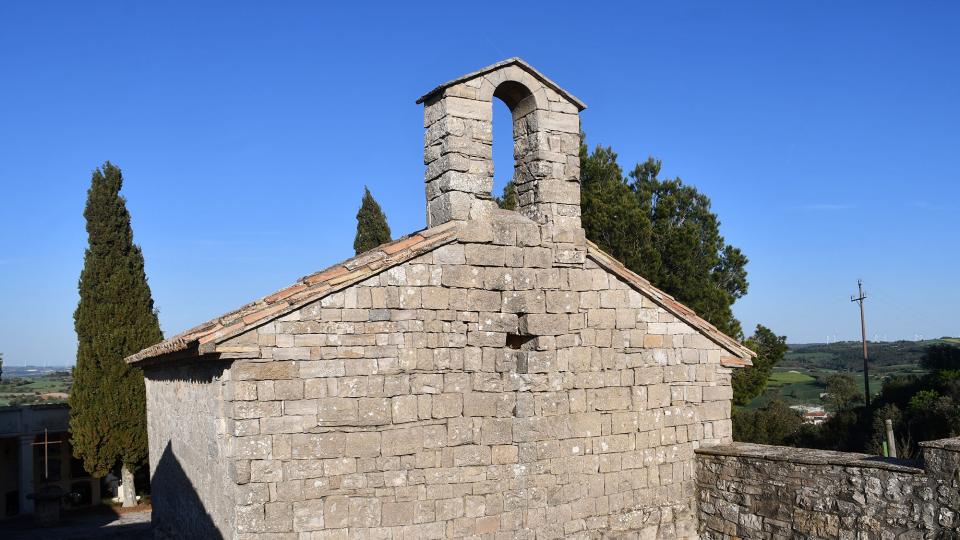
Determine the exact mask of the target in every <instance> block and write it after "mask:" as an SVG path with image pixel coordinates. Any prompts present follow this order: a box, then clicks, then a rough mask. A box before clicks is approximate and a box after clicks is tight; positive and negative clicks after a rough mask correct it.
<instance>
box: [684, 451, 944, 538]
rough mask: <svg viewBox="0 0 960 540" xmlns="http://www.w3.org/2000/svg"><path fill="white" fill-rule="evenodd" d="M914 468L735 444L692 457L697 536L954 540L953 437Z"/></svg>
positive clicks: (861, 458)
mask: <svg viewBox="0 0 960 540" xmlns="http://www.w3.org/2000/svg"><path fill="white" fill-rule="evenodd" d="M923 446H924V449H923V463H922V468H921V467H915V466H911V465H917V464H910V463H908V464H906V465H905V464H904V463H907V462H896V461H892V460H886V461H885V460H882V459H881V458H876V457H874V456H868V455H865V454H850V453H842V452H827V451H821V450H809V449H801V448H787V447H779V446H762V445H755V444H745V443H737V444H733V445H729V446H720V447H714V448H705V449H701V450H698V451H697V453H698V455H697V487H698V491H699V513H700V533H701V535H702V537H703V538H705V539H720V538H731V537H736V538H744V539H751V538H825V539H834V538H836V539H854V538H857V539H859V538H901V539H909V538H918V539H919V538H958V537H960V519H958V515H957V512H958V509H960V476H958V471H960V439H949V440H945V441H934V442H930V443H923Z"/></svg>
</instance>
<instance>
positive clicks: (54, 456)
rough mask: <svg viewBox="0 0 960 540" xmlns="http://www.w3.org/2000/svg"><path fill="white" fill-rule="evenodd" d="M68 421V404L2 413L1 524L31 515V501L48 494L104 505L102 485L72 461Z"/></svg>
mask: <svg viewBox="0 0 960 540" xmlns="http://www.w3.org/2000/svg"><path fill="white" fill-rule="evenodd" d="M69 416H70V408H69V407H68V406H67V405H66V404H57V405H23V406H15V407H0V496H2V500H0V505H2V506H0V518H10V517H14V516H20V515H25V514H31V513H33V510H34V500H33V499H32V498H31V497H30V495H31V494H36V493H39V492H41V491H43V490H45V489H49V488H59V490H60V491H62V492H63V493H70V492H74V493H77V494H78V495H79V498H77V499H76V500H75V501H72V502H71V501H65V503H67V504H70V505H72V506H89V505H91V504H99V503H100V481H99V480H98V479H96V478H92V477H91V476H90V475H89V474H88V473H87V472H86V471H85V470H84V469H83V464H82V462H80V461H79V460H75V459H73V457H72V455H71V448H70V441H69V439H70V433H69V429H70V427H69Z"/></svg>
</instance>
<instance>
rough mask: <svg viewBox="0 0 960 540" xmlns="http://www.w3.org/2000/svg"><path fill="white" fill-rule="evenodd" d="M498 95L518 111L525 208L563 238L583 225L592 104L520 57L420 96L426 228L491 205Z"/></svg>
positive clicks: (516, 136)
mask: <svg viewBox="0 0 960 540" xmlns="http://www.w3.org/2000/svg"><path fill="white" fill-rule="evenodd" d="M494 98H497V99H500V100H502V101H503V102H504V103H506V105H507V107H509V108H510V112H511V113H512V115H513V142H514V158H515V166H514V173H513V182H514V185H515V186H516V190H517V203H518V210H519V212H520V213H521V214H522V215H524V216H526V217H528V218H530V219H531V220H533V221H534V222H536V223H540V224H546V225H550V226H553V227H555V229H556V230H557V231H558V235H559V234H561V231H570V230H576V229H579V228H580V158H579V149H580V117H579V113H580V111H582V110H583V109H585V108H586V105H585V104H584V103H583V102H582V101H580V100H579V99H577V98H575V97H574V96H573V95H571V94H570V93H568V92H566V91H565V90H563V89H562V88H560V87H559V86H557V84H556V83H554V82H553V81H551V80H550V79H548V78H547V77H545V76H544V75H542V74H541V73H540V72H538V71H537V70H536V69H534V68H533V67H531V66H530V65H529V64H527V63H526V62H524V61H523V60H521V59H519V58H511V59H509V60H505V61H503V62H499V63H497V64H493V65H492V66H488V67H486V68H483V69H481V70H479V71H475V72H473V73H470V74H468V75H464V76H463V77H460V78H458V79H454V80H452V81H450V82H447V83H444V84H442V85H440V86H438V87H437V88H435V89H433V90H431V91H430V92H429V93H427V94H426V95H424V96H423V97H421V98H420V99H419V100H417V103H423V105H424V111H423V118H424V120H423V125H424V128H426V135H425V136H424V152H423V161H424V164H425V165H426V166H427V173H426V183H427V225H428V226H431V227H432V226H436V225H441V224H443V223H446V222H448V221H452V220H456V221H465V220H468V219H471V218H473V219H478V218H482V217H483V216H486V215H488V214H489V213H490V212H491V210H492V209H493V207H494V203H493V201H492V199H491V194H490V192H491V190H492V189H493V154H492V143H493V140H492V123H493V99H494ZM557 239H558V240H561V241H562V240H563V239H562V238H559V237H558V238H557Z"/></svg>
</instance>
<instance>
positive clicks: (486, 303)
mask: <svg viewBox="0 0 960 540" xmlns="http://www.w3.org/2000/svg"><path fill="white" fill-rule="evenodd" d="M498 212H499V211H498ZM507 215H509V216H513V217H504V216H507ZM547 234H549V233H547V232H544V229H543V228H541V227H539V226H537V225H536V224H535V223H533V222H531V221H529V220H527V219H525V218H521V217H519V216H517V214H513V213H509V214H503V215H501V214H497V215H496V216H495V219H491V220H490V221H483V222H478V223H473V224H472V225H471V227H470V228H469V231H468V232H465V233H463V234H461V235H460V240H459V241H458V242H457V243H452V244H448V245H445V246H442V247H440V248H438V249H436V250H435V251H432V252H430V253H427V254H425V255H422V256H420V257H418V258H416V259H413V260H411V261H409V262H407V263H404V264H402V265H400V266H397V267H394V268H391V269H389V270H387V271H385V272H383V273H381V274H379V275H376V276H374V277H372V278H370V279H368V280H367V281H364V282H362V283H360V284H358V285H355V286H353V287H351V288H348V289H346V290H344V291H341V292H337V293H335V294H331V295H329V296H327V297H325V298H323V299H322V300H320V301H318V302H316V303H314V304H311V305H308V306H306V307H304V308H302V309H300V310H298V311H296V312H293V313H291V314H289V315H286V316H284V317H282V318H280V319H278V320H276V321H273V322H270V323H267V324H264V325H263V326H261V327H259V328H258V329H256V330H254V331H251V332H249V333H247V334H243V335H241V336H239V337H237V338H235V339H234V340H233V341H232V342H228V343H226V344H225V345H226V346H235V348H236V349H237V350H239V349H241V348H249V347H251V346H259V350H260V353H259V356H258V357H257V358H248V359H241V360H237V361H236V362H235V363H234V365H233V367H232V369H231V371H232V374H231V375H232V376H231V380H230V382H229V384H230V385H231V387H232V392H231V393H232V396H233V398H234V401H233V403H232V416H233V420H232V421H231V422H230V429H231V431H230V432H231V434H232V435H234V436H235V443H234V445H233V459H234V463H235V467H236V471H237V476H236V484H237V485H236V501H237V504H238V505H239V506H238V507H237V522H236V531H237V537H238V538H274V539H281V538H282V539H285V538H290V539H294V538H308V537H309V538H315V539H319V538H348V537H349V538H397V539H399V538H458V537H473V538H531V539H532V538H537V539H543V538H562V537H573V538H599V537H601V536H602V535H615V536H619V535H637V534H639V535H641V536H642V537H644V538H647V537H649V538H653V537H661V538H693V537H696V534H697V531H696V519H697V518H696V511H695V504H696V501H695V498H696V494H695V481H694V475H695V467H694V466H695V460H694V450H695V449H696V448H698V447H701V446H708V445H716V444H725V443H729V442H730V433H731V431H730V430H731V426H730V420H729V412H730V411H729V399H730V396H731V390H730V371H729V369H727V368H724V367H721V365H720V356H721V352H720V349H719V348H718V346H717V345H715V344H714V343H713V342H711V341H709V340H707V339H706V338H704V337H703V336H702V335H700V334H698V333H696V332H695V331H694V330H693V329H691V328H690V327H689V326H687V325H686V324H685V323H683V322H680V321H678V320H677V319H676V318H675V317H674V316H673V315H671V314H670V313H668V312H667V311H665V310H663V309H662V308H660V307H658V306H657V305H656V304H655V303H653V302H652V301H651V300H650V299H649V298H646V297H644V296H642V295H641V294H640V293H638V292H637V291H635V290H633V289H631V288H630V286H629V285H628V284H627V283H625V282H623V281H621V280H620V279H618V278H617V277H616V276H614V275H611V274H610V273H608V272H607V271H606V270H603V269H601V268H599V267H598V266H597V265H596V264H594V263H593V262H592V261H591V260H587V261H586V263H585V264H583V265H581V266H574V267H565V266H561V265H557V264H556V263H555V262H554V256H553V251H552V246H550V245H549V244H547V243H545V242H544V240H543V238H544V236H543V235H547ZM308 533H312V534H308ZM298 535H300V536H298Z"/></svg>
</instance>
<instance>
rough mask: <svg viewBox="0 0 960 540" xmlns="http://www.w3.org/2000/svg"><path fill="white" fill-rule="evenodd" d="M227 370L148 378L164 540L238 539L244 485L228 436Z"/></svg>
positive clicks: (198, 368) (179, 369)
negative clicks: (237, 496)
mask: <svg viewBox="0 0 960 540" xmlns="http://www.w3.org/2000/svg"><path fill="white" fill-rule="evenodd" d="M226 365H227V364H226V363H224V362H220V361H215V360H214V361H212V362H209V363H208V362H198V363H194V364H178V365H175V366H170V365H168V364H164V365H160V366H153V367H146V368H145V370H144V373H145V378H146V385H147V388H146V395H147V429H148V432H149V434H150V477H151V491H152V503H153V522H154V523H155V524H156V528H157V529H158V535H159V536H161V537H163V536H164V535H169V536H171V537H173V538H217V537H226V538H229V537H231V536H232V533H233V530H234V523H235V520H234V515H235V507H236V502H235V500H234V492H235V487H236V481H235V479H234V475H233V470H232V469H233V467H232V463H231V461H230V459H229V458H228V456H229V454H230V452H229V449H228V444H229V443H228V441H227V438H226V436H225V435H226V432H225V428H226V421H225V415H224V399H225V398H226V397H229V396H227V395H226V394H225V391H226V390H227V388H226V385H225V384H224V381H225V380H226V379H228V378H229V374H230V372H229V370H227V369H226ZM221 535H222V536H221Z"/></svg>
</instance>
